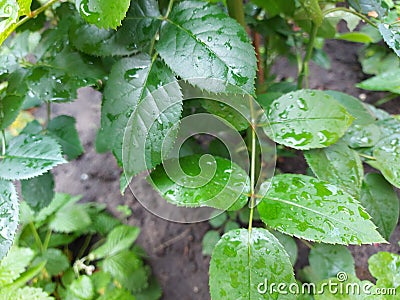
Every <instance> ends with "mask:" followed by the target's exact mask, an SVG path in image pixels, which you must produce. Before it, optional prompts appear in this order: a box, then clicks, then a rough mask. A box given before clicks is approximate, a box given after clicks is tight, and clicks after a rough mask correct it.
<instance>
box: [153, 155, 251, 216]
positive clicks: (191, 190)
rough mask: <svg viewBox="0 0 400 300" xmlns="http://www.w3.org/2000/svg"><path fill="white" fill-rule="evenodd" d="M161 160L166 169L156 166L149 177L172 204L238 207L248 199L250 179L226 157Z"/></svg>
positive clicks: (195, 156)
mask: <svg viewBox="0 0 400 300" xmlns="http://www.w3.org/2000/svg"><path fill="white" fill-rule="evenodd" d="M164 164H167V166H168V167H167V170H166V169H165V168H164V166H158V167H157V168H156V169H155V170H154V171H153V172H152V173H151V174H150V176H149V178H148V180H149V181H150V182H151V184H152V185H153V187H154V188H155V189H156V190H157V191H158V192H159V193H160V194H161V195H162V196H163V198H164V199H166V200H167V201H168V202H170V203H172V204H175V205H177V206H185V207H202V206H209V207H214V208H218V209H222V210H225V209H229V210H238V209H240V208H242V207H243V206H244V205H245V204H246V202H247V199H248V195H246V194H247V193H249V191H250V179H249V177H248V175H247V174H246V172H245V171H244V170H243V169H242V168H240V167H239V166H238V165H236V164H235V163H233V162H231V161H229V160H226V159H223V158H220V157H213V156H211V155H204V156H201V155H192V156H186V157H182V158H180V160H179V162H178V161H177V160H175V159H172V160H169V161H165V162H164ZM179 166H180V168H179ZM200 166H201V167H200ZM167 172H168V173H167Z"/></svg>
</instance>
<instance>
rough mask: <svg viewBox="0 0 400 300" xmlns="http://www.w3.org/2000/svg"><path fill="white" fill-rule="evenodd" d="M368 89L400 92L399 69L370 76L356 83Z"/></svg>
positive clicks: (359, 86)
mask: <svg viewBox="0 0 400 300" xmlns="http://www.w3.org/2000/svg"><path fill="white" fill-rule="evenodd" d="M356 86H357V87H358V88H361V89H364V90H369V91H388V92H392V93H395V94H400V70H399V69H398V68H397V69H394V70H390V71H388V72H384V73H382V74H379V75H377V76H374V77H371V78H369V79H367V80H364V81H363V82H360V83H359V84H357V85H356Z"/></svg>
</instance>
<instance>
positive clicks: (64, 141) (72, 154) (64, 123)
mask: <svg viewBox="0 0 400 300" xmlns="http://www.w3.org/2000/svg"><path fill="white" fill-rule="evenodd" d="M75 124H76V120H75V118H73V117H70V116H58V117H56V118H54V119H52V120H51V121H50V122H49V124H48V125H47V130H48V133H49V135H50V136H51V137H53V138H54V139H55V140H56V141H57V142H58V143H59V144H60V145H61V147H62V150H63V153H64V154H65V155H66V156H67V157H68V159H69V160H73V159H75V158H77V157H78V156H80V155H81V154H82V153H83V152H84V149H83V146H82V144H81V142H80V140H79V135H78V131H77V130H76V128H75Z"/></svg>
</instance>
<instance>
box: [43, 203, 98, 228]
mask: <svg viewBox="0 0 400 300" xmlns="http://www.w3.org/2000/svg"><path fill="white" fill-rule="evenodd" d="M91 223H92V221H91V219H90V217H89V215H88V213H87V211H86V210H85V209H82V207H81V206H80V205H76V204H74V203H71V202H70V203H68V204H66V205H64V206H63V207H62V208H61V209H60V210H58V211H57V212H56V213H55V215H54V218H53V219H52V220H51V221H50V223H49V228H50V229H51V230H53V231H56V232H63V233H71V232H74V231H80V230H85V229H86V228H87V227H89V226H90V224H91Z"/></svg>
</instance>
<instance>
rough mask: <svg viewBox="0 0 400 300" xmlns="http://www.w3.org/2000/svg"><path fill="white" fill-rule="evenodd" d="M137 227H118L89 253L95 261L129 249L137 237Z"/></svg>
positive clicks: (138, 231)
mask: <svg viewBox="0 0 400 300" xmlns="http://www.w3.org/2000/svg"><path fill="white" fill-rule="evenodd" d="M139 233H140V230H139V228H138V227H133V226H128V225H120V226H118V227H116V228H114V229H113V230H112V231H111V232H110V233H109V234H108V236H107V240H106V242H105V243H104V244H103V245H101V246H100V247H99V248H97V249H95V250H94V251H92V252H91V254H92V255H94V257H95V258H96V259H100V258H104V257H107V256H112V255H114V254H117V253H118V252H120V251H123V250H125V249H129V248H130V247H131V246H132V244H133V243H134V242H135V240H136V239H137V237H138V236H139Z"/></svg>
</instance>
